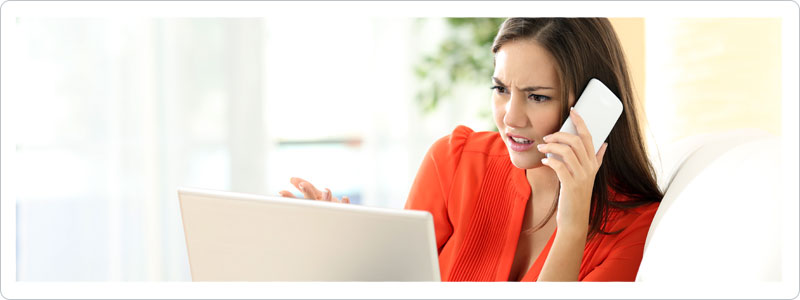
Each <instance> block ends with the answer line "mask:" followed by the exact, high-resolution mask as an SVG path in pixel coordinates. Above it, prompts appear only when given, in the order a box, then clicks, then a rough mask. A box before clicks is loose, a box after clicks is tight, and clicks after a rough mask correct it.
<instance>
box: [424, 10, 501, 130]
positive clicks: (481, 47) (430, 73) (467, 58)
mask: <svg viewBox="0 0 800 300" xmlns="http://www.w3.org/2000/svg"><path fill="white" fill-rule="evenodd" d="M504 20H505V19H503V18H448V19H447V24H448V29H449V32H450V35H449V36H447V37H446V38H445V40H444V41H442V43H441V44H440V45H439V48H438V50H437V51H436V52H435V53H433V54H428V55H425V56H424V57H423V58H422V60H421V61H419V62H417V63H416V64H415V66H414V74H415V75H416V76H417V78H418V79H420V85H419V89H418V90H417V93H416V101H417V103H418V104H419V105H420V107H421V108H422V110H423V112H426V113H427V112H431V111H433V110H434V109H436V107H437V106H438V104H439V103H440V101H442V100H444V99H447V98H448V97H449V96H451V95H452V93H453V87H454V86H456V85H458V84H460V83H467V84H485V85H487V87H488V84H489V82H490V80H489V78H491V76H492V71H493V68H494V66H493V65H492V61H493V57H492V51H491V49H490V48H491V46H492V42H493V41H494V37H495V35H496V34H497V30H498V29H500V24H502V23H503V21H504ZM478 115H479V116H481V117H484V116H490V115H491V114H490V113H488V110H487V111H481V112H478Z"/></svg>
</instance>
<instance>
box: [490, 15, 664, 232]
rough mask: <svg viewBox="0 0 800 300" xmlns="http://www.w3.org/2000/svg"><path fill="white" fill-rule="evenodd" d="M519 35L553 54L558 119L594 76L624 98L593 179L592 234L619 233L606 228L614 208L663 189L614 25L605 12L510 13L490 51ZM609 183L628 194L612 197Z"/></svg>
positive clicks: (648, 199)
mask: <svg viewBox="0 0 800 300" xmlns="http://www.w3.org/2000/svg"><path fill="white" fill-rule="evenodd" d="M515 40H532V41H535V42H537V43H538V44H539V45H541V46H542V47H544V48H545V49H547V50H548V51H549V52H550V54H551V55H553V57H554V58H555V60H556V65H557V70H556V71H557V73H558V77H559V81H560V82H561V90H560V93H561V97H562V99H561V103H562V107H561V116H560V122H559V124H560V123H563V122H564V120H566V118H567V116H568V114H569V110H568V106H569V95H570V94H572V95H575V96H576V97H577V96H579V95H580V94H581V91H583V89H584V88H586V84H587V83H589V79H591V78H597V79H599V80H600V81H602V82H603V83H604V84H605V85H606V86H608V88H609V89H611V91H612V92H614V94H615V95H616V96H617V97H619V99H620V100H621V101H622V107H623V110H622V115H621V116H620V118H619V120H618V121H617V123H616V124H615V125H614V128H612V129H611V133H610V134H609V136H608V138H607V139H606V141H607V142H608V148H607V149H606V154H605V157H604V158H603V164H602V165H601V166H600V169H599V170H598V171H597V176H596V177H595V180H594V188H593V190H592V205H591V211H590V214H589V228H590V230H589V237H588V238H589V239H591V238H592V237H594V236H595V235H596V234H597V233H602V234H616V233H619V231H616V232H608V231H606V228H605V225H606V224H607V222H608V220H609V216H610V212H611V210H612V209H627V208H632V207H637V206H641V205H644V204H647V203H652V202H659V201H661V198H663V196H664V195H663V193H661V191H660V190H659V188H658V184H657V183H656V177H655V172H654V170H653V166H652V165H651V164H650V160H648V159H647V155H646V152H645V148H644V139H643V138H642V132H641V129H640V127H639V120H638V117H637V112H638V108H637V102H636V100H635V99H634V97H633V91H632V86H631V80H630V77H629V75H628V67H627V65H626V63H625V56H624V55H623V52H622V47H621V46H620V44H619V40H618V39H617V35H616V33H615V32H614V28H613V27H612V26H611V23H610V22H609V21H608V19H606V18H509V19H507V20H506V21H505V22H503V24H502V25H501V26H500V30H499V32H498V33H497V37H495V39H494V43H493V45H492V53H494V54H496V53H497V51H498V50H500V47H502V46H503V45H504V44H506V43H508V42H511V41H515ZM609 187H611V189H613V191H614V192H616V193H619V194H623V195H625V196H627V197H628V198H630V199H629V200H628V201H612V199H611V197H610V195H609V192H610V191H609V189H608V188H609ZM556 201H558V197H556ZM556 208H557V205H556V203H554V204H553V206H552V207H551V209H550V213H549V214H548V216H547V217H546V218H545V219H544V221H542V222H541V223H540V224H539V225H538V226H535V227H534V230H536V229H538V228H541V227H542V226H544V224H545V223H546V221H547V220H549V219H550V218H551V217H552V216H553V214H554V213H555V211H556Z"/></svg>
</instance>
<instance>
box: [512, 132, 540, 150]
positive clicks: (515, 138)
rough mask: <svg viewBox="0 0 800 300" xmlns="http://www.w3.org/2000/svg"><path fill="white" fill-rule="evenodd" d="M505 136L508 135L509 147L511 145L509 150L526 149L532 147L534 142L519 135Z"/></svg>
mask: <svg viewBox="0 0 800 300" xmlns="http://www.w3.org/2000/svg"><path fill="white" fill-rule="evenodd" d="M506 136H508V142H509V143H508V145H509V147H511V150H514V151H516V152H523V151H527V150H529V149H531V148H533V145H534V144H535V143H534V142H533V140H530V139H528V138H525V137H522V136H519V135H511V134H506Z"/></svg>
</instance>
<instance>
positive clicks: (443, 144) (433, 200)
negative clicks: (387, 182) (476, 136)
mask: <svg viewBox="0 0 800 300" xmlns="http://www.w3.org/2000/svg"><path fill="white" fill-rule="evenodd" d="M472 132H473V131H472V129H470V128H469V127H466V126H458V127H456V129H455V130H453V133H451V134H450V135H448V136H445V137H442V138H440V139H439V140H437V141H436V142H435V143H433V146H431V148H430V149H429V150H428V153H426V154H425V157H424V158H423V160H422V165H421V166H420V167H419V170H418V171H417V176H416V178H414V183H413V184H412V186H411V191H410V192H409V194H408V200H407V201H406V205H405V208H406V209H414V210H424V211H428V212H430V213H431V214H432V215H433V226H434V230H435V231H436V245H437V247H438V250H439V252H441V251H442V247H443V246H444V244H445V243H447V241H448V240H449V239H450V235H452V233H453V225H452V223H451V222H450V218H449V216H448V214H447V203H448V201H449V200H450V199H449V195H450V187H451V185H452V181H453V177H454V176H453V175H454V173H455V170H456V166H458V163H459V161H460V160H461V153H462V152H463V150H464V145H465V144H466V141H467V138H468V137H469V135H470V134H471V133H472Z"/></svg>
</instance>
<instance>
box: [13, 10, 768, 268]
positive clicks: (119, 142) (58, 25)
mask: <svg viewBox="0 0 800 300" xmlns="http://www.w3.org/2000/svg"><path fill="white" fill-rule="evenodd" d="M501 22H502V19H487V18H477V19H464V18H459V19H447V18H429V19H414V18H366V17H365V18H330V19H324V18H323V19H320V18H314V19H313V20H298V19H297V18H285V19H281V18H183V19H181V18H129V19H124V18H123V19H118V18H115V19H111V18H108V19H105V18H17V19H16V22H15V27H14V28H13V29H12V32H13V34H12V35H8V36H3V40H2V42H3V43H10V44H9V45H11V46H10V47H11V48H12V53H13V62H12V63H11V64H7V65H4V66H3V67H4V68H10V72H9V73H10V74H13V76H11V77H10V78H9V77H5V78H3V88H7V89H8V92H9V95H11V96H10V97H7V98H4V99H2V101H3V102H5V103H6V104H8V105H9V106H10V107H13V108H14V111H15V113H14V120H13V124H14V126H13V128H12V130H13V131H14V133H15V135H14V136H15V137H16V140H15V141H12V142H13V143H15V148H16V153H15V160H16V161H15V163H16V167H15V169H14V171H15V172H16V173H15V174H13V177H14V180H15V182H16V195H17V198H16V216H17V219H16V220H17V224H16V225H17V228H16V230H17V235H16V243H17V244H16V247H17V252H16V254H17V255H16V258H17V271H16V275H17V280H21V281H143V280H144V281H184V280H190V277H189V267H188V261H187V257H186V248H185V241H184V238H183V228H182V224H181V218H180V212H179V209H178V199H177V194H176V188H177V187H179V186H188V187H198V188H208V189H219V190H228V191H236V192H246V193H257V194H264V195H275V194H277V192H278V191H279V190H282V189H287V190H292V191H293V192H294V189H293V188H292V186H291V185H290V184H289V177H292V176H297V177H303V178H306V179H309V180H310V181H312V182H313V183H315V184H316V185H317V186H319V187H329V188H331V190H332V191H333V192H334V195H336V196H342V195H348V196H350V197H351V199H352V201H353V202H355V203H359V204H361V205H368V206H379V207H389V208H398V209H399V208H402V207H403V205H404V203H405V200H406V196H407V193H408V190H409V188H410V185H411V183H412V181H413V179H414V175H415V174H416V170H417V168H418V167H419V164H420V163H421V161H422V157H423V155H424V154H425V152H426V151H427V148H428V147H429V146H430V145H431V144H432V143H433V141H435V140H436V139H437V138H439V137H442V136H444V135H447V134H449V133H450V132H451V131H452V130H453V129H454V128H455V127H456V126H457V125H459V124H463V125H467V126H470V127H472V128H473V129H475V130H493V129H494V125H493V122H492V119H491V115H490V106H489V105H490V103H489V100H490V95H491V93H490V92H491V91H490V90H489V87H490V86H491V82H490V75H491V74H492V69H491V68H492V62H491V58H492V56H491V52H490V49H489V45H490V44H491V41H492V39H493V38H494V35H495V34H496V32H497V29H498V26H499V24H500V23H501ZM612 23H613V25H614V27H615V30H616V31H617V33H618V35H619V37H620V39H621V42H622V44H623V47H624V49H625V52H626V56H627V59H628V64H629V67H630V69H631V74H632V76H633V79H634V85H635V89H636V95H637V96H638V98H639V100H640V101H641V102H642V104H643V107H644V109H643V112H644V113H645V114H646V118H647V122H646V123H645V124H644V125H645V126H646V137H647V140H648V146H649V147H648V149H649V151H650V155H651V156H652V157H654V161H655V160H656V158H657V157H658V149H659V148H660V147H662V146H663V145H666V144H669V143H671V142H674V141H676V140H679V139H681V138H683V137H687V136H690V135H694V134H700V133H709V132H715V131H720V130H727V129H736V128H757V129H761V130H765V131H768V132H770V133H772V134H775V135H780V126H781V125H780V124H781V119H780V107H781V106H780V105H781V94H780V91H781V86H780V82H781V69H780V62H781V53H780V51H781V50H780V49H781V44H780V38H781V33H780V26H781V22H780V19H757V18H737V19H706V18H704V19H653V20H651V19H642V18H624V19H612ZM6 142H7V141H6V140H4V143H6ZM7 200H8V199H3V201H7Z"/></svg>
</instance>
